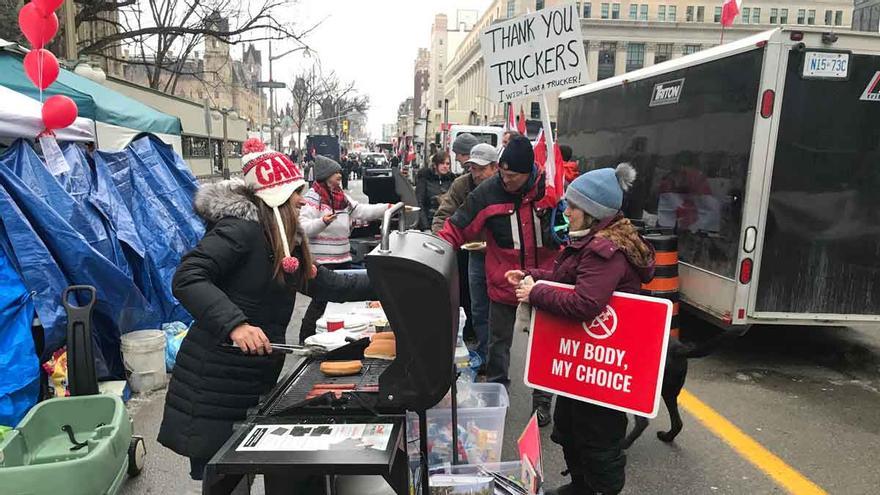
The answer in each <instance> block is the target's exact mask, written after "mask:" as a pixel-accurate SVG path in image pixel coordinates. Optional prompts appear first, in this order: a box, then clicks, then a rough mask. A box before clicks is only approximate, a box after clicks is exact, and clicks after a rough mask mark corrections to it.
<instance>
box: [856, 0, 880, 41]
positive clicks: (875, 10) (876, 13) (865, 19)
mask: <svg viewBox="0 0 880 495" xmlns="http://www.w3.org/2000/svg"><path fill="white" fill-rule="evenodd" d="M852 28H853V29H855V30H857V31H870V32H872V33H876V32H878V31H880V0H855V7H854V10H853V16H852Z"/></svg>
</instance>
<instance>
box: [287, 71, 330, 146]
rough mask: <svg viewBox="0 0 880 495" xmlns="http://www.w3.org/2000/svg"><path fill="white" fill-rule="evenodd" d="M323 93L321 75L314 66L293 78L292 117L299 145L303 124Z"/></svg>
mask: <svg viewBox="0 0 880 495" xmlns="http://www.w3.org/2000/svg"><path fill="white" fill-rule="evenodd" d="M322 94H323V87H322V84H321V77H320V75H319V74H318V72H317V71H316V69H315V67H314V66H312V67H311V68H309V69H308V70H304V71H302V72H300V73H299V74H297V75H296V76H295V77H294V78H293V84H292V85H291V87H290V95H291V97H292V98H293V107H292V108H291V109H290V117H291V119H292V120H293V124H294V125H295V126H296V134H297V139H296V143H297V147H298V146H300V143H302V129H303V126H304V125H305V123H306V121H307V120H308V118H309V117H310V116H311V115H312V109H313V108H314V107H315V105H317V104H318V102H319V101H320V100H321V95H322Z"/></svg>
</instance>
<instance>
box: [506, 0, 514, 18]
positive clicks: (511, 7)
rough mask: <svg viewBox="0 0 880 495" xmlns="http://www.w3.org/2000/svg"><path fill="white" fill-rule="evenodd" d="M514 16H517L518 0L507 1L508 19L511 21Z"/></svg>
mask: <svg viewBox="0 0 880 495" xmlns="http://www.w3.org/2000/svg"><path fill="white" fill-rule="evenodd" d="M514 14H516V0H507V18H508V19H510V18H511V17H513V16H514Z"/></svg>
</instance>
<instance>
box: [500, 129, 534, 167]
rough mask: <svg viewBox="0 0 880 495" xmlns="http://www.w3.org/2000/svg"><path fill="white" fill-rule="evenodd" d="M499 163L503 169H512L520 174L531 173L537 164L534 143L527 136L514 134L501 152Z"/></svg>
mask: <svg viewBox="0 0 880 495" xmlns="http://www.w3.org/2000/svg"><path fill="white" fill-rule="evenodd" d="M498 165H499V166H500V167H501V169H502V170H510V171H511V172H518V173H520V174H529V173H531V172H532V167H534V165H535V150H533V149H532V143H531V142H530V141H529V138H527V137H525V136H522V135H520V136H513V137H511V138H510V141H508V142H507V147H505V148H504V151H502V152H501V158H499V159H498Z"/></svg>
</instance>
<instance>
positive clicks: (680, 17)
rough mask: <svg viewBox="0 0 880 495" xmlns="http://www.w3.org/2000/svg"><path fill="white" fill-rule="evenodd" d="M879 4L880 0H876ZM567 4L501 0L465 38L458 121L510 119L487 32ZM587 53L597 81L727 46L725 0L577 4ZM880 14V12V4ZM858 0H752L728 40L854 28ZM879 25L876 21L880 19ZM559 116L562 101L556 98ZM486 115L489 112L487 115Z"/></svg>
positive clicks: (531, 111) (449, 73) (536, 113)
mask: <svg viewBox="0 0 880 495" xmlns="http://www.w3.org/2000/svg"><path fill="white" fill-rule="evenodd" d="M870 1H873V2H874V3H877V2H878V0H870ZM564 3H567V1H564V0H546V1H542V0H537V1H535V0H495V1H494V2H493V3H492V5H491V6H490V7H489V8H488V9H487V10H486V12H485V13H483V15H482V17H481V18H480V20H479V21H478V22H477V25H476V26H475V27H474V29H473V30H472V31H471V32H470V33H469V34H468V35H467V37H465V39H464V40H463V41H462V43H461V45H460V46H459V48H458V50H457V51H456V52H455V54H454V55H453V56H452V57H451V58H450V59H449V61H448V64H447V67H446V69H445V75H444V79H445V81H446V82H445V85H444V88H443V89H444V92H445V94H444V96H445V97H446V98H447V99H449V102H450V103H449V106H450V109H451V111H450V114H451V115H455V117H456V119H455V120H453V118H452V117H450V121H451V122H460V123H476V122H478V121H479V120H480V119H481V118H485V119H487V120H488V121H489V122H494V123H503V122H504V121H505V119H506V116H505V112H504V106H503V105H500V104H496V103H493V102H491V101H490V100H489V99H488V98H487V93H488V86H487V81H486V67H485V66H484V64H483V57H482V55H481V53H480V38H479V35H480V32H481V31H483V30H485V29H486V27H487V26H489V25H491V24H492V23H494V22H499V21H503V20H506V19H508V18H510V17H515V16H518V15H521V14H524V13H525V12H526V11H527V10H528V11H532V12H534V11H535V10H538V9H541V8H544V7H551V6H555V5H559V4H564ZM575 4H576V6H577V9H578V12H579V13H580V16H581V21H580V25H581V31H582V33H583V38H584V50H585V52H586V55H587V68H588V73H589V79H590V80H591V81H597V80H601V79H605V78H608V77H612V76H615V75H620V74H623V73H625V72H628V71H632V70H636V69H640V68H642V67H646V66H649V65H653V64H655V63H659V62H662V61H664V60H668V59H671V58H677V57H681V56H683V55H687V54H690V53H693V52H697V51H700V50H703V49H705V48H709V47H712V46H716V45H718V44H719V43H721V24H720V21H721V2H720V1H719V2H713V3H706V2H703V1H702V0H639V1H638V2H612V1H608V2H594V1H590V2H583V1H577V2H575ZM878 15H880V9H878ZM852 19H853V3H852V0H821V1H819V0H800V1H798V0H795V1H785V0H752V1H748V2H744V3H743V9H742V12H741V14H740V16H739V17H738V18H737V19H736V22H735V24H734V25H733V26H730V27H728V28H726V29H725V30H724V41H733V40H736V39H741V38H744V37H747V36H750V35H752V34H755V33H757V32H760V31H765V30H768V29H772V28H774V27H778V26H781V25H808V26H809V25H815V26H828V27H829V28H831V29H836V30H841V29H849V28H850V25H851V22H852ZM874 27H875V28H876V22H874ZM548 103H549V113H550V118H551V120H555V117H556V106H557V101H556V98H550V99H549V102H548ZM520 107H522V108H523V110H524V113H525V114H526V118H527V119H534V120H537V119H540V118H541V113H540V105H539V101H538V99H537V98H533V99H524V100H522V101H517V102H516V103H515V111H516V113H517V114H519V111H520ZM484 116H485V117H484Z"/></svg>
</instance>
